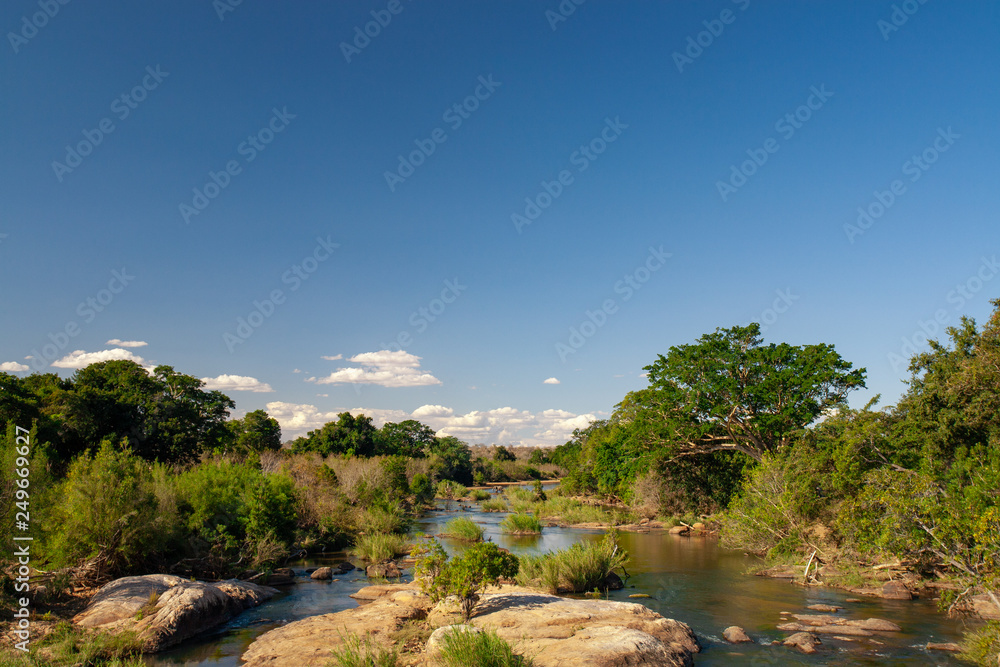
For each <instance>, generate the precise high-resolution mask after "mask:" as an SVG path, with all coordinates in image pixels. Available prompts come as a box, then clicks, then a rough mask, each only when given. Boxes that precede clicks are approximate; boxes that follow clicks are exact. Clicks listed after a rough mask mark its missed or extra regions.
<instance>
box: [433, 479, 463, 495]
mask: <svg viewBox="0 0 1000 667" xmlns="http://www.w3.org/2000/svg"><path fill="white" fill-rule="evenodd" d="M468 494H469V490H468V489H467V488H465V487H464V486H463V485H461V484H459V483H458V482H455V481H452V480H450V479H445V480H442V481H441V482H439V483H438V485H437V491H436V495H437V497H438V498H444V499H445V500H458V499H459V498H464V497H465V496H467V495H468Z"/></svg>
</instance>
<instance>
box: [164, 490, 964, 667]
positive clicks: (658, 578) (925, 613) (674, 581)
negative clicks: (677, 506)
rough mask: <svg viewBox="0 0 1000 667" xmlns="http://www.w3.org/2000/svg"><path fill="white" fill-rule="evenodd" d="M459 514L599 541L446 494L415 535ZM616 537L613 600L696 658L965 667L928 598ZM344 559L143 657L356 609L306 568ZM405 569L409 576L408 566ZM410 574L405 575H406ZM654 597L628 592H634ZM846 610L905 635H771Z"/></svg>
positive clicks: (225, 650)
mask: <svg viewBox="0 0 1000 667" xmlns="http://www.w3.org/2000/svg"><path fill="white" fill-rule="evenodd" d="M456 516H467V517H469V518H471V519H473V520H474V521H476V522H477V523H479V524H481V525H482V526H484V527H485V529H486V537H487V539H492V540H493V541H494V542H496V543H497V544H498V545H500V546H502V547H506V548H508V549H510V550H511V551H513V552H514V553H517V554H527V553H538V552H546V551H552V550H555V549H562V548H565V547H568V546H569V545H571V544H573V543H574V542H577V541H580V540H599V539H601V537H602V535H603V533H602V531H598V530H583V529H578V528H557V527H552V528H544V529H543V530H542V534H541V535H540V536H534V537H511V536H507V535H502V534H501V533H500V529H499V523H500V521H501V519H502V518H503V517H504V515H503V514H499V513H496V514H486V513H483V512H480V511H479V510H478V506H477V505H475V504H467V503H466V504H459V503H455V502H445V501H441V502H439V504H438V507H437V509H436V510H434V511H432V512H430V513H429V514H428V515H427V516H425V517H423V518H422V519H420V520H418V521H417V522H416V525H415V527H414V532H424V533H427V534H429V535H431V534H437V533H439V532H440V531H441V529H442V527H443V526H444V523H445V522H446V521H448V520H449V519H452V518H454V517H456ZM619 541H620V544H621V546H622V547H623V548H624V549H625V550H626V551H628V553H629V555H630V557H631V560H630V562H629V564H628V565H627V566H626V567H627V570H628V573H629V574H630V575H631V576H630V577H629V579H628V581H627V585H626V588H625V589H624V590H620V591H612V592H610V593H609V594H608V597H609V598H610V599H612V600H622V601H627V602H639V603H641V604H644V605H646V606H647V607H649V608H651V609H653V610H655V611H657V612H659V613H660V614H662V615H664V616H666V617H667V618H674V619H677V620H679V621H683V622H684V623H687V624H688V625H689V626H691V629H692V630H694V632H695V634H696V635H697V636H698V643H699V644H700V645H701V647H702V650H701V653H699V654H698V655H696V656H695V665H699V666H701V665H706V666H707V665H752V666H754V667H764V666H779V665H838V666H841V665H913V664H918V665H956V666H957V665H962V664H965V663H961V662H959V661H958V660H956V659H955V658H954V657H952V656H951V655H950V654H945V653H941V652H938V651H930V652H928V651H926V650H925V649H924V648H923V647H924V645H925V644H926V643H927V642H928V641H933V642H952V641H959V640H960V638H961V635H962V632H963V629H964V628H963V624H962V622H961V621H959V620H953V619H948V618H946V617H945V616H943V615H942V614H940V613H939V612H938V611H937V610H936V608H935V605H934V603H933V602H930V601H922V600H915V601H896V600H880V599H867V598H866V599H864V600H863V601H862V602H851V603H849V602H845V600H846V598H848V597H851V595H850V594H848V593H844V592H841V591H836V590H831V589H824V588H815V587H813V588H805V587H802V586H797V585H795V584H792V583H789V582H787V581H783V580H778V579H765V578H762V577H754V576H749V575H747V574H746V571H747V569H748V568H749V567H751V566H752V565H754V564H755V561H754V560H753V559H752V558H750V557H747V556H745V555H743V554H742V553H739V552H734V551H730V550H726V549H722V548H720V547H719V546H718V543H717V541H716V540H715V539H714V538H703V537H702V538H689V537H681V536H677V535H668V534H665V533H621V534H620V540H619ZM441 542H442V544H443V545H444V546H445V548H446V549H447V550H448V551H449V552H454V551H455V550H456V549H460V548H461V545H460V544H459V543H455V542H450V541H449V540H447V539H441ZM345 559H347V554H345V553H343V552H337V553H334V554H329V555H328V556H310V557H309V558H308V559H304V560H300V561H296V562H293V563H290V564H289V566H290V567H292V569H294V570H295V571H296V573H297V574H301V575H302V576H300V577H299V579H298V582H297V583H296V584H294V585H292V586H285V587H283V590H282V591H281V593H280V594H278V595H277V596H275V597H274V598H273V599H272V600H271V601H270V602H268V603H266V604H264V605H261V606H260V607H257V608H255V609H250V610H247V611H246V612H244V613H243V614H242V615H241V616H239V617H237V618H236V619H234V620H233V621H232V622H230V623H229V624H227V625H225V626H224V627H222V628H220V629H218V630H216V631H213V632H211V633H208V634H206V635H205V636H203V637H201V638H199V639H196V640H191V641H188V642H186V643H184V644H183V645H181V646H180V647H178V648H176V649H174V650H171V651H168V652H164V653H159V654H156V655H154V656H147V658H146V662H147V664H148V665H150V667H168V666H170V667H177V666H179V665H183V666H184V667H195V666H198V667H202V666H204V667H209V666H212V667H230V666H235V665H239V664H240V659H239V656H240V655H241V654H242V653H243V651H245V650H246V647H247V646H249V645H250V643H251V642H252V641H253V640H254V638H256V637H257V636H259V635H260V634H262V633H264V632H266V631H267V630H270V629H271V628H274V627H277V626H279V625H284V624H286V623H289V622H291V621H295V620H299V619H302V618H305V617H307V616H314V615H316V614H328V613H331V612H335V611H341V610H343V609H349V608H352V607H355V606H357V603H356V602H355V601H354V600H353V599H351V598H350V597H348V595H350V594H351V593H354V592H355V591H357V590H358V589H360V588H362V587H363V586H366V585H368V581H367V579H366V578H365V576H364V573H363V571H360V570H356V571H354V572H349V573H347V574H346V575H343V576H341V577H339V580H337V581H313V580H312V579H309V578H308V576H305V575H304V573H303V571H304V570H305V569H306V568H312V567H321V566H324V565H335V564H337V563H340V562H342V561H343V560H345ZM406 574H409V573H408V572H407V573H406ZM404 579H405V580H409V577H408V576H407V577H404ZM636 593H641V594H647V595H650V596H651V597H650V598H643V599H629V597H628V596H629V595H630V594H636ZM820 602H822V603H826V604H835V605H839V606H842V607H845V608H846V610H847V612H842V613H848V614H849V617H851V618H868V617H876V618H882V619H886V620H889V621H892V622H894V623H896V624H898V625H899V626H900V627H901V628H902V629H903V631H902V632H899V633H877V634H878V636H877V637H876V638H875V639H877V640H878V641H879V642H882V644H881V645H874V644H872V643H869V642H868V641H865V639H864V638H859V641H857V642H852V643H848V642H844V641H838V640H834V639H832V638H828V637H826V636H824V637H823V638H822V640H823V646H821V647H820V649H821V650H820V651H819V652H818V653H817V654H815V655H812V656H805V655H802V654H800V653H798V652H797V651H795V650H793V649H790V648H787V647H784V646H770V645H769V644H770V642H771V641H772V640H776V639H783V638H784V637H785V636H787V635H788V633H786V632H781V631H779V630H777V629H776V627H775V626H777V625H778V624H779V623H782V622H783V621H782V620H781V617H780V612H782V611H787V612H791V613H817V612H810V611H808V610H807V609H805V607H806V605H809V604H814V603H820ZM730 625H739V626H741V627H743V628H744V629H745V630H746V632H747V634H748V635H750V637H752V638H753V639H754V640H755V642H756V643H755V644H743V645H732V644H728V643H726V642H725V641H723V640H722V630H723V629H724V628H726V627H728V626H730Z"/></svg>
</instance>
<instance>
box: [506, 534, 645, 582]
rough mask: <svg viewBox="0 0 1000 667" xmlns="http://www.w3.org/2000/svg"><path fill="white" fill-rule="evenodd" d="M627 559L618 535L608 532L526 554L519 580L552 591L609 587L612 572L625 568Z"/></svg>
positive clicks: (522, 560)
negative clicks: (564, 546)
mask: <svg viewBox="0 0 1000 667" xmlns="http://www.w3.org/2000/svg"><path fill="white" fill-rule="evenodd" d="M627 562H628V553H626V552H625V551H624V550H623V549H621V548H620V547H619V545H618V540H617V536H616V535H615V534H614V533H608V534H607V535H605V536H604V538H603V539H602V540H601V541H600V542H586V543H584V542H577V543H576V544H574V545H572V546H571V547H569V548H568V549H562V550H560V551H555V552H552V553H548V554H543V555H541V556H526V557H523V558H522V559H521V569H520V571H519V572H518V576H517V582H518V583H519V584H521V585H522V586H541V587H542V588H544V589H546V590H548V591H550V592H552V593H556V592H559V591H567V592H572V593H583V592H586V591H591V590H594V589H595V588H599V589H604V588H606V584H605V580H606V579H607V577H608V575H609V574H611V573H612V572H614V571H615V570H622V571H623V572H624V567H625V563H627Z"/></svg>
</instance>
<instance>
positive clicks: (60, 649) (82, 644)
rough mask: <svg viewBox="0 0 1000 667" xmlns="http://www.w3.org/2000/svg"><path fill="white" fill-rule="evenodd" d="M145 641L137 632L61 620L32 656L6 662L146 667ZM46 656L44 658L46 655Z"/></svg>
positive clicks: (57, 666) (54, 666) (58, 666)
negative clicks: (96, 628)
mask: <svg viewBox="0 0 1000 667" xmlns="http://www.w3.org/2000/svg"><path fill="white" fill-rule="evenodd" d="M141 653H142V642H141V641H140V640H139V638H138V636H137V635H136V634H135V633H134V632H130V631H125V632H92V631H87V630H81V629H78V628H75V627H73V625H72V624H71V623H69V622H67V621H60V622H59V623H57V624H56V625H55V626H54V627H53V628H52V630H51V631H50V632H49V633H48V634H47V635H46V636H45V638H44V639H42V640H41V641H39V642H38V643H37V644H36V646H35V648H34V649H33V650H32V654H33V655H31V656H30V657H25V658H23V659H22V660H21V661H18V660H16V659H15V660H10V661H7V660H3V658H5V657H6V656H3V657H2V658H0V660H3V664H4V665H5V666H6V665H8V664H9V665H11V667H14V666H17V667H20V666H21V665H24V667H28V666H29V665H30V666H32V667H33V666H35V665H39V666H41V665H47V666H49V667H71V666H72V667H98V666H100V667H143V665H145V662H144V661H143V659H142V657H141ZM43 655H44V658H43V657H42V656H43Z"/></svg>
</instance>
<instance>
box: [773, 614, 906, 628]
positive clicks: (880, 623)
mask: <svg viewBox="0 0 1000 667" xmlns="http://www.w3.org/2000/svg"><path fill="white" fill-rule="evenodd" d="M792 616H794V617H795V619H796V620H798V621H799V622H801V623H806V624H808V625H815V626H841V627H843V626H849V627H854V628H861V629H863V630H876V631H878V632H900V630H901V628H900V627H899V626H898V625H896V624H895V623H893V622H892V621H886V620H883V619H881V618H864V619H848V618H844V617H843V616H831V615H829V614H792ZM817 632H818V630H817Z"/></svg>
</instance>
